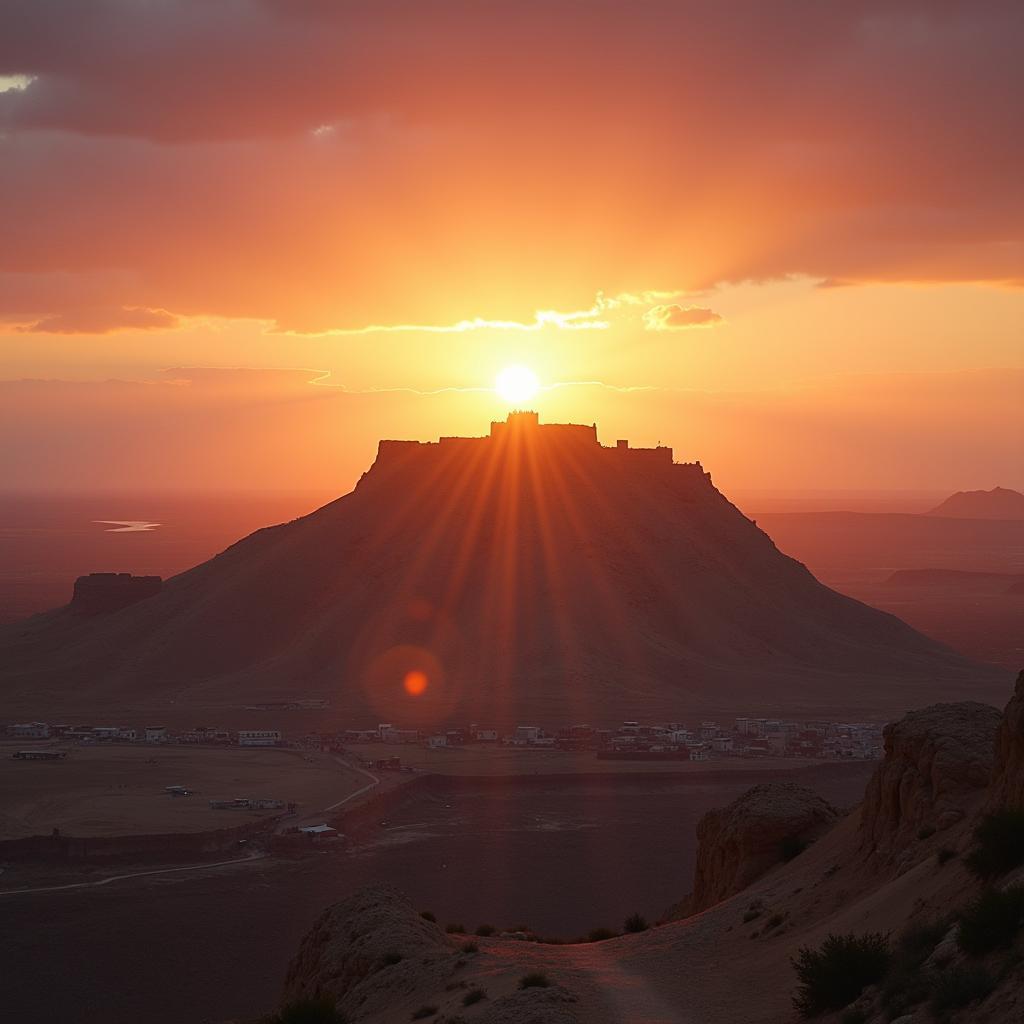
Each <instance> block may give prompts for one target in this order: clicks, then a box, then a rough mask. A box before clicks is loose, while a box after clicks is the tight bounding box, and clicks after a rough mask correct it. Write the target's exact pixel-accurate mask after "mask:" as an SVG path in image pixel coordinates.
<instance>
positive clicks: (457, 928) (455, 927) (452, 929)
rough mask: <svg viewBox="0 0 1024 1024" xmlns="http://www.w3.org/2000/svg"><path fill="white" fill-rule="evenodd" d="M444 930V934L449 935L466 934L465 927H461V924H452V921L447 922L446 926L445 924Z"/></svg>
mask: <svg viewBox="0 0 1024 1024" xmlns="http://www.w3.org/2000/svg"><path fill="white" fill-rule="evenodd" d="M444 930H445V931H446V932H447V933H448V934H449V935H465V934H466V928H465V925H461V924H456V923H455V922H453V921H449V922H448V923H447V924H446V925H445V926H444Z"/></svg>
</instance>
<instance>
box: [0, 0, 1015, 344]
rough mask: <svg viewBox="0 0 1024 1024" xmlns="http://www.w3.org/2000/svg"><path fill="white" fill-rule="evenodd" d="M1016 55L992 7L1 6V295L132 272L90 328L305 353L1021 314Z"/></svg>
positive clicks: (910, 0) (320, 0)
mask: <svg viewBox="0 0 1024 1024" xmlns="http://www.w3.org/2000/svg"><path fill="white" fill-rule="evenodd" d="M737 26H739V28H738V27H737ZM684 37H685V38H699V39H700V40H701V46H699V47H696V48H692V52H688V53H687V59H686V60H684V61H681V60H679V39H680V38H684ZM1022 37H1024V5H1021V4H1008V3H1005V2H1001V0H978V2H976V3H971V4H929V3H925V2H923V0H904V2H899V3H895V2H891V0H867V2H865V3H860V4H817V5H810V9H809V5H807V4H806V3H803V2H799V0H788V2H783V0H780V2H779V3H776V4H765V3H763V2H762V0H736V2H735V3H731V4H720V3H714V2H712V0H694V2H692V3H688V4H679V3H678V2H676V0H649V2H645V3H643V4H628V3H621V2H620V3H612V2H605V0H601V2H595V3H593V4H590V5H588V7H587V19H586V31H585V32H581V31H580V22H579V4H578V3H576V2H575V0H494V2H491V3H487V4H479V3H477V4H474V3H468V2H467V0H437V2H436V3H433V4H424V3H422V0H379V2H376V3H373V4H340V3H332V2H328V0H302V2H298V0H296V2H291V0H232V2H231V3H230V4H228V3H218V2H212V0H211V2H207V3H196V2H195V0H163V2H161V3H159V4H138V3H135V4H133V3H125V2H123V0H95V2H93V3H88V4H85V3H82V2H80V0H12V2H9V3H6V4H2V5H0V82H4V83H8V82H17V83H18V84H17V85H16V86H15V87H10V86H8V87H6V88H3V87H0V149H2V152H0V194H2V195H3V196H4V198H5V200H6V203H5V221H4V245H3V248H2V251H0V274H2V273H3V272H5V271H6V272H12V271H18V272H30V273H33V274H39V275H43V276H44V277H49V278H50V279H52V280H53V281H54V287H53V289H52V290H51V292H50V294H49V295H48V296H47V297H45V301H44V302H43V304H42V306H41V307H39V308H34V309H33V312H35V313H37V314H38V317H37V319H39V320H42V319H43V318H45V317H47V316H50V315H54V314H58V313H64V312H67V311H68V309H69V306H68V303H67V301H66V299H65V298H64V297H63V295H62V293H61V291H60V286H59V283H58V282H56V275H58V274H61V275H70V276H73V275H82V276H94V275H97V274H101V273H108V272H111V268H118V269H119V272H120V271H123V268H130V270H131V276H132V280H131V281H130V282H128V281H126V282H125V284H124V287H123V288H122V289H121V290H120V291H116V292H114V293H113V294H110V295H106V294H105V295H104V297H103V300H102V303H103V304H108V303H109V304H110V305H112V306H133V307H135V306H138V307H145V308H149V309H168V310H188V311H189V312H190V314H195V315H210V316H224V317H233V318H251V319H259V320H266V321H268V322H273V323H275V324H276V325H277V327H278V329H280V330H282V331H300V332H309V333H316V332H327V331H331V330H349V329H359V328H361V327H362V326H363V325H366V324H399V325H401V324H411V325H417V324H440V325H446V324H450V325H458V324H461V323H472V322H473V321H475V320H476V318H481V317H484V318H486V319H488V320H493V321H509V322H513V321H514V322H518V323H521V324H531V323H532V317H533V315H534V311H535V310H564V309H569V310H572V309H582V308H585V307H586V305H587V303H589V302H590V300H591V297H592V295H593V293H594V291H595V290H596V289H597V288H601V287H603V288H605V289H607V293H608V294H609V295H612V296H618V295H624V294H632V295H638V294H640V293H641V292H643V291H644V290H647V289H650V290H665V289H671V288H680V289H684V290H685V292H686V293H687V294H691V295H692V294H693V293H694V292H696V291H699V290H701V289H705V288H708V287H710V286H712V285H714V284H716V283H719V282H728V281H732V282H735V281H744V280H764V279H771V278H780V277H785V276H786V275H789V274H804V275H807V276H808V277H811V278H814V279H819V280H834V281H842V282H850V283H854V284H856V283H864V282H877V281H885V282H903V281H913V282H918V281H979V282H980V281H985V282H997V283H1008V282H1015V283H1018V284H1019V282H1020V281H1021V280H1022V279H1024V199H1022V196H1021V190H1020V185H1019V180H1018V178H1019V173H1018V168H1019V167H1020V166H1021V163H1022V162H1024V136H1022V133H1021V132H1020V131H1019V125H1018V123H1017V122H1018V120H1019V116H1018V111H1017V108H1016V106H1015V104H1013V103H1011V102H1008V100H1007V97H1013V96H1019V95H1021V94H1022V93H1024V62H1021V61H1020V59H1019V50H1020V40H1021V38H1022ZM524 55H528V64H529V66H528V68H527V66H526V58H525V57H524ZM609 61H612V62H613V64H614V68H615V74H609V73H608V67H609ZM183 68H187V69H188V73H187V74H183V73H182V70H181V69H183ZM268 69H273V73H269V72H268ZM566 80H571V81H572V82H573V83H574V88H573V89H572V90H565V89H564V87H563V86H564V82H565V81H566ZM424 83H427V84H428V85H429V88H425V87H424ZM553 96H554V97H557V101H556V102H553V101H552V97H553ZM325 128H330V129H331V130H324V129H325ZM694 139H699V140H700V145H699V146H695V145H694V143H693V140H694ZM596 140H600V144H599V147H598V144H597V142H596ZM69 168H73V169H74V174H70V173H69ZM655 301H656V302H658V301H661V302H665V301H670V300H669V299H668V298H664V299H656V300H655ZM96 304H100V303H99V300H96Z"/></svg>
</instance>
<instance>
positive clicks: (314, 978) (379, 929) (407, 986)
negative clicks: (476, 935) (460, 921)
mask: <svg viewBox="0 0 1024 1024" xmlns="http://www.w3.org/2000/svg"><path fill="white" fill-rule="evenodd" d="M457 959H458V952H457V951H456V949H455V948H454V946H453V945H452V943H451V942H450V941H449V940H448V938H447V937H446V936H445V934H444V933H443V932H442V931H441V929H440V928H438V926H437V925H436V924H434V923H433V922H431V921H426V920H424V919H423V918H422V917H421V916H420V915H419V914H418V913H417V911H416V909H415V908H414V907H413V906H412V904H411V903H410V902H409V901H408V899H406V898H405V896H403V895H402V894H401V893H400V892H398V891H397V890H395V889H392V888H389V887H384V886H373V887H370V888H366V889H361V890H360V891H359V892H357V893H355V894H354V895H352V896H349V897H348V898H347V899H344V900H341V901H340V902H338V903H334V904H332V905H331V906H330V907H328V908H327V909H326V910H325V911H324V912H323V913H322V914H321V915H320V917H319V918H318V919H317V921H316V923H315V924H314V925H313V927H312V928H311V929H310V931H309V932H308V933H307V934H306V937H305V938H304V939H303V940H302V944H301V946H300V947H299V952H298V953H297V954H296V956H295V958H294V959H293V960H292V962H291V964H290V966H289V968H288V974H287V976H286V978H285V986H284V995H283V1002H285V1003H289V1002H293V1001H295V1000H299V999H306V998H315V997H318V996H323V995H330V996H332V997H333V998H334V999H335V1001H336V1005H337V1007H338V1009H339V1010H340V1011H342V1012H343V1013H344V1014H346V1015H347V1016H349V1017H350V1018H352V1019H356V1018H357V1016H362V1015H365V1014H368V1013H373V1012H379V1011H381V1010H383V1009H384V1008H386V1007H388V1006H389V1005H393V1004H394V1003H395V1002H399V1001H401V1000H402V998H403V997H408V996H415V995H416V994H417V993H419V992H421V991H434V990H437V989H443V988H444V983H445V981H446V980H447V979H448V977H449V976H450V974H451V971H452V968H453V966H454V962H455V960H457Z"/></svg>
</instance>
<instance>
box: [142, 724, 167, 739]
mask: <svg viewBox="0 0 1024 1024" xmlns="http://www.w3.org/2000/svg"><path fill="white" fill-rule="evenodd" d="M145 735H146V742H147V743H166V742H167V740H168V739H169V738H170V737H169V735H168V733H167V726H166V725H147V726H146V733H145Z"/></svg>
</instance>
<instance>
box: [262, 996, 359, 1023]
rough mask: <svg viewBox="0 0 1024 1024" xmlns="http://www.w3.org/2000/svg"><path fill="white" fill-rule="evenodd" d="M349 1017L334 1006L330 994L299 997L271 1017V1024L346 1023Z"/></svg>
mask: <svg viewBox="0 0 1024 1024" xmlns="http://www.w3.org/2000/svg"><path fill="white" fill-rule="evenodd" d="M346 1021H347V1018H346V1017H345V1016H344V1014H342V1013H340V1012H339V1011H338V1010H336V1009H335V1008H334V1000H333V999H332V998H331V997H330V996H318V997H317V998H316V999H297V1000H295V1002H293V1003H288V1005H287V1006H284V1007H282V1008H281V1010H280V1012H278V1013H277V1014H275V1015H274V1016H273V1017H271V1018H270V1024H346Z"/></svg>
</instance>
